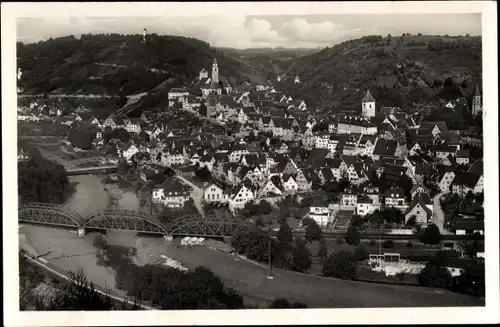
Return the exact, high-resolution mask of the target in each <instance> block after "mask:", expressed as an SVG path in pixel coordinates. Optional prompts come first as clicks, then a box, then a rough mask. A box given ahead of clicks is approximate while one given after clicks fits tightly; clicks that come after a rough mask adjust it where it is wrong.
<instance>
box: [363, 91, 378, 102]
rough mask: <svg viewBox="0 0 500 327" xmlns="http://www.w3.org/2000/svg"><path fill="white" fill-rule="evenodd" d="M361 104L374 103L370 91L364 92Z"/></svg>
mask: <svg viewBox="0 0 500 327" xmlns="http://www.w3.org/2000/svg"><path fill="white" fill-rule="evenodd" d="M362 102H375V99H374V98H373V96H372V94H371V93H370V90H367V91H366V94H365V96H364V98H363V100H362Z"/></svg>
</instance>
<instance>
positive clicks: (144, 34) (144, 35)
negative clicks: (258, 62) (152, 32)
mask: <svg viewBox="0 0 500 327" xmlns="http://www.w3.org/2000/svg"><path fill="white" fill-rule="evenodd" d="M147 35H148V30H147V29H144V30H143V31H142V41H143V42H146V36H147Z"/></svg>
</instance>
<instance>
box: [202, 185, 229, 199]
mask: <svg viewBox="0 0 500 327" xmlns="http://www.w3.org/2000/svg"><path fill="white" fill-rule="evenodd" d="M203 201H205V202H207V203H227V202H228V201H229V194H228V193H227V192H224V187H223V186H222V185H221V184H219V183H217V182H211V183H209V184H208V185H207V186H206V187H205V188H204V189H203Z"/></svg>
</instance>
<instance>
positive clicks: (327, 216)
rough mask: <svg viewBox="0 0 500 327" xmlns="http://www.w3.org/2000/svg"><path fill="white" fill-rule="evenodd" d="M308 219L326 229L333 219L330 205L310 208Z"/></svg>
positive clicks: (325, 204) (318, 205) (315, 205)
mask: <svg viewBox="0 0 500 327" xmlns="http://www.w3.org/2000/svg"><path fill="white" fill-rule="evenodd" d="M308 218H311V219H313V220H314V221H316V223H317V224H318V226H319V227H326V226H327V225H328V223H329V222H330V221H331V219H332V214H331V210H330V209H329V207H328V203H326V202H325V203H317V204H314V205H311V206H310V207H309V214H308Z"/></svg>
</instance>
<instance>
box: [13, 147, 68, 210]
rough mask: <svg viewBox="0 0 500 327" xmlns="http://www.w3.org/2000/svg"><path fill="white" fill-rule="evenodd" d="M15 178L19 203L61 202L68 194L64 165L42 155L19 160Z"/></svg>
mask: <svg viewBox="0 0 500 327" xmlns="http://www.w3.org/2000/svg"><path fill="white" fill-rule="evenodd" d="M17 180H18V192H19V196H20V201H21V203H28V202H44V203H56V204H61V203H63V202H64V201H66V199H67V197H68V195H69V194H70V185H69V180H68V176H67V175H66V170H65V169H64V167H63V166H62V165H60V164H58V163H55V162H53V161H50V160H47V159H45V158H42V157H39V158H32V159H29V160H27V161H21V162H19V163H18V179H17Z"/></svg>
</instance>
